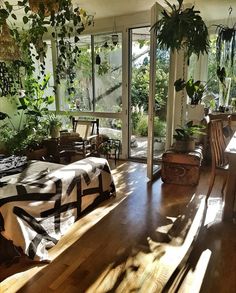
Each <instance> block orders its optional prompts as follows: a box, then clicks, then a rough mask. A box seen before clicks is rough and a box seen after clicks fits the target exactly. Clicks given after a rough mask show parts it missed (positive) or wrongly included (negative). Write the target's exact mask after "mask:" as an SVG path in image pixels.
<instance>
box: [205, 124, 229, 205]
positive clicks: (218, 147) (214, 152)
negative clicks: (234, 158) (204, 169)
mask: <svg viewBox="0 0 236 293" xmlns="http://www.w3.org/2000/svg"><path fill="white" fill-rule="evenodd" d="M209 136H210V149H211V175H210V184H209V188H208V192H207V195H206V200H208V198H209V196H210V194H211V191H212V188H213V185H214V182H215V177H216V174H217V173H218V172H221V173H223V174H224V175H225V178H224V182H223V186H222V189H221V193H222V196H223V194H224V188H225V185H226V181H227V173H228V167H229V165H228V158H227V156H226V155H225V153H224V151H225V148H226V142H225V136H224V133H223V121H222V120H221V119H215V120H212V121H210V124H209Z"/></svg>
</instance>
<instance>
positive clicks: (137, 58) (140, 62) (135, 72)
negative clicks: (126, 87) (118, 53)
mask: <svg viewBox="0 0 236 293" xmlns="http://www.w3.org/2000/svg"><path fill="white" fill-rule="evenodd" d="M149 30H150V27H143V28H136V29H132V30H131V38H132V63H131V66H132V75H131V85H130V86H131V97H130V98H131V116H130V123H131V136H130V156H131V157H135V158H146V157H147V140H148V139H147V135H148V115H147V112H148V96H149V64H150V58H149V53H150V41H149V40H150V32H149Z"/></svg>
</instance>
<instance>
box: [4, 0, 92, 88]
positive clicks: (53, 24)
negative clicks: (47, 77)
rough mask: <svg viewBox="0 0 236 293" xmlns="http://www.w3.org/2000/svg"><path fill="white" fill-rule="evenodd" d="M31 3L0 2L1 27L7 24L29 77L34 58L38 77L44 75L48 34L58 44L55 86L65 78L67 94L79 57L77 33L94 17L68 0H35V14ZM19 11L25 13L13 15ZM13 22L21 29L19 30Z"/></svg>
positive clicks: (33, 66)
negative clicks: (36, 5)
mask: <svg viewBox="0 0 236 293" xmlns="http://www.w3.org/2000/svg"><path fill="white" fill-rule="evenodd" d="M32 2H33V1H30V0H22V1H18V2H17V5H11V4H10V3H9V2H8V1H5V2H3V3H4V4H3V5H4V7H2V8H1V9H0V25H2V24H3V23H4V21H7V23H8V25H9V27H10V29H11V34H12V36H13V37H14V38H15V40H16V42H17V43H18V45H19V47H20V49H21V59H22V62H23V64H24V67H25V69H26V73H27V74H28V75H32V73H33V72H34V70H35V65H34V59H35V58H36V60H38V62H39V64H40V74H42V75H44V74H45V58H46V50H47V43H46V42H45V40H44V37H45V35H47V36H48V35H49V34H50V35H51V38H52V40H54V41H55V43H56V45H57V66H56V83H57V84H60V81H61V79H67V80H68V81H69V84H70V87H69V88H68V91H70V92H73V90H74V89H73V81H74V78H75V66H76V63H77V60H78V56H79V54H80V49H79V47H78V44H79V34H81V32H82V31H83V30H84V29H85V27H86V26H88V25H91V24H92V23H93V17H92V16H91V15H88V14H87V12H86V11H85V10H83V9H81V8H80V7H75V8H73V6H72V1H71V0H55V1H51V0H47V1H46V0H41V1H38V3H39V4H38V7H37V11H35V7H32ZM52 2H53V4H56V6H55V5H52ZM19 9H21V10H23V11H24V14H23V16H22V18H21V19H19V18H18V16H17V13H16V10H19ZM32 9H33V10H32ZM16 20H19V21H20V22H21V23H22V24H23V27H21V28H20V27H18V26H17V24H16ZM34 49H35V50H36V54H35V53H34Z"/></svg>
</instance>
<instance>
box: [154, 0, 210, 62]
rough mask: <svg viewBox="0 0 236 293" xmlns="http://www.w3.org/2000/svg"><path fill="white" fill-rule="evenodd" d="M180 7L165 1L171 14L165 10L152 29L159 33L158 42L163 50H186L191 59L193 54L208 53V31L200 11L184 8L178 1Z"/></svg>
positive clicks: (179, 0)
mask: <svg viewBox="0 0 236 293" xmlns="http://www.w3.org/2000/svg"><path fill="white" fill-rule="evenodd" d="M177 1H178V4H179V5H178V7H177V6H176V5H175V4H173V5H172V4H170V3H169V2H168V1H165V2H166V4H167V5H168V7H169V8H170V12H169V11H167V10H164V11H163V12H162V18H161V19H160V20H158V21H157V22H156V23H155V24H154V26H153V27H152V28H154V29H155V30H156V31H157V34H158V38H157V42H158V45H159V46H160V48H162V49H171V50H172V51H173V50H174V49H176V50H177V51H178V50H180V49H184V50H185V51H186V54H187V57H188V58H189V57H190V56H191V55H192V54H193V53H194V54H196V55H197V56H198V57H199V55H200V53H202V54H204V53H205V52H206V53H207V52H208V48H209V39H208V29H207V26H206V24H205V22H204V21H203V19H202V18H201V16H200V15H199V14H200V11H198V10H194V6H192V7H191V8H185V9H184V7H183V0H177Z"/></svg>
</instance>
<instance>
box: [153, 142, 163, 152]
mask: <svg viewBox="0 0 236 293" xmlns="http://www.w3.org/2000/svg"><path fill="white" fill-rule="evenodd" d="M164 148H165V143H164V142H163V141H161V142H159V141H155V142H154V150H155V151H162V150H164Z"/></svg>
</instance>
